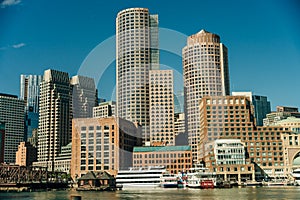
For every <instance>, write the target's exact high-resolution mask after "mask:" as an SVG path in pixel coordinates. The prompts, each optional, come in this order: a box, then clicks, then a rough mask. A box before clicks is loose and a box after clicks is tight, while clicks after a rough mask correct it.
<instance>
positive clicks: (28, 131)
mask: <svg viewBox="0 0 300 200" xmlns="http://www.w3.org/2000/svg"><path fill="white" fill-rule="evenodd" d="M42 79H43V76H40V75H23V74H22V75H21V77H20V99H21V100H24V101H25V129H24V131H25V135H24V139H25V141H26V140H27V138H30V137H31V136H32V131H33V129H37V128H38V126H39V101H40V97H39V95H40V83H41V82H42Z"/></svg>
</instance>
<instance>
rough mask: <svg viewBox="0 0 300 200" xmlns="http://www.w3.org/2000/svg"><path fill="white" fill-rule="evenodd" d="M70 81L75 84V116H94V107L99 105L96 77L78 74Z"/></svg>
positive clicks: (73, 96) (73, 103)
mask: <svg viewBox="0 0 300 200" xmlns="http://www.w3.org/2000/svg"><path fill="white" fill-rule="evenodd" d="M70 83H71V85H72V86H73V94H72V105H73V106H72V111H73V118H88V117H92V116H93V107H95V106H96V105H97V90H96V86H95V81H94V79H93V78H89V77H85V76H79V75H77V76H73V77H72V78H71V81H70Z"/></svg>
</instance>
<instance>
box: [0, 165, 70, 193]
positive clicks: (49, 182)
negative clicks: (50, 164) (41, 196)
mask: <svg viewBox="0 0 300 200" xmlns="http://www.w3.org/2000/svg"><path fill="white" fill-rule="evenodd" d="M68 177H69V176H68V175H67V173H65V172H49V171H48V170H47V168H45V167H25V166H19V165H7V164H0V188H1V187H2V188H3V187H5V188H9V187H15V188H19V187H26V188H31V189H35V188H53V189H54V188H66V187H68V182H69V181H70V179H69V178H68Z"/></svg>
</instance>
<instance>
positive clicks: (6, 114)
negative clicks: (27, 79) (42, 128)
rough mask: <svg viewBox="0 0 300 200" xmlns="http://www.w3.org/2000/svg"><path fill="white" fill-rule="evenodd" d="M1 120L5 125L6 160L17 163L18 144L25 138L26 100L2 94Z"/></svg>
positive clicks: (0, 95) (0, 105) (0, 98)
mask: <svg viewBox="0 0 300 200" xmlns="http://www.w3.org/2000/svg"><path fill="white" fill-rule="evenodd" d="M0 121H1V122H2V123H4V125H5V126H4V127H5V132H4V133H5V138H4V162H7V163H15V161H16V151H17V150H18V145H19V144H20V142H21V141H23V139H24V101H23V100H20V99H18V97H17V96H15V95H10V94H0ZM4 127H2V129H3V128H4Z"/></svg>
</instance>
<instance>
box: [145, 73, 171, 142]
mask: <svg viewBox="0 0 300 200" xmlns="http://www.w3.org/2000/svg"><path fill="white" fill-rule="evenodd" d="M149 91H150V145H153V143H156V142H163V143H165V144H166V145H174V144H175V137H176V135H175V133H174V96H173V71H172V70H151V71H150V74H149Z"/></svg>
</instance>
